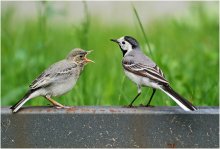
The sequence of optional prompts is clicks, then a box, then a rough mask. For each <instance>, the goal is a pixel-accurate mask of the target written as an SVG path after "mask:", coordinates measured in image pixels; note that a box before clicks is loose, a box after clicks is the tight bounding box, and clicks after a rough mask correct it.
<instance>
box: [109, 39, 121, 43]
mask: <svg viewBox="0 0 220 149" xmlns="http://www.w3.org/2000/svg"><path fill="white" fill-rule="evenodd" d="M110 40H111V41H113V42H116V43H119V42H118V40H117V39H110Z"/></svg>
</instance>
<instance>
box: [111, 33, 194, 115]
mask: <svg viewBox="0 0 220 149" xmlns="http://www.w3.org/2000/svg"><path fill="white" fill-rule="evenodd" d="M110 40H111V41H113V42H115V43H117V44H118V45H119V47H120V49H121V51H122V54H123V59H122V66H123V69H124V72H125V75H126V76H127V77H128V78H129V79H130V80H132V81H133V82H134V83H136V84H137V88H138V94H137V95H136V96H135V97H134V99H133V100H132V102H131V103H130V104H129V105H128V106H129V107H133V103H134V101H135V100H136V99H137V98H138V97H139V96H140V95H141V88H142V87H150V88H152V89H153V92H152V94H151V96H150V99H149V101H148V103H147V104H146V105H144V106H145V107H149V106H151V105H150V102H151V100H152V98H153V96H154V94H155V92H156V90H157V89H158V90H161V91H163V92H164V93H165V94H167V95H168V96H169V97H171V99H173V100H174V101H175V102H176V103H177V104H178V105H179V106H180V107H181V108H182V109H184V110H185V111H195V110H197V108H196V107H195V106H194V105H192V103H190V102H189V101H188V100H186V99H185V98H184V97H182V96H181V95H179V94H178V93H177V92H176V91H174V90H173V89H172V88H171V86H170V85H169V82H168V81H167V80H166V79H165V76H164V74H163V72H162V70H161V69H160V68H159V67H158V66H157V64H156V63H155V62H154V61H152V60H151V59H150V58H149V57H148V56H146V55H145V54H144V53H143V52H142V51H141V49H140V46H139V43H138V41H137V40H136V39H135V38H133V37H131V36H123V37H120V38H118V39H110Z"/></svg>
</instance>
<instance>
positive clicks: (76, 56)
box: [66, 48, 94, 65]
mask: <svg viewBox="0 0 220 149" xmlns="http://www.w3.org/2000/svg"><path fill="white" fill-rule="evenodd" d="M90 52H92V51H85V50H83V49H80V48H75V49H73V50H72V51H71V52H70V53H69V54H68V56H67V58H66V59H67V60H70V61H74V62H76V63H77V64H83V65H84V64H87V63H89V62H93V63H94V61H92V60H90V59H88V58H87V57H86V56H87V54H89V53H90Z"/></svg>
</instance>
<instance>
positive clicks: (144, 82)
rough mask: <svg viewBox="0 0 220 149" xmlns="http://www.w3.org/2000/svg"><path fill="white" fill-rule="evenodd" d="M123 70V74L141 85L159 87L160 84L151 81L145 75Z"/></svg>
mask: <svg viewBox="0 0 220 149" xmlns="http://www.w3.org/2000/svg"><path fill="white" fill-rule="evenodd" d="M124 72H125V75H126V76H127V77H128V78H129V79H131V80H132V81H133V82H135V83H136V84H138V85H141V86H149V87H153V88H160V86H159V85H158V84H157V83H155V82H152V81H151V80H150V79H149V78H147V77H142V76H138V75H136V74H134V73H131V72H129V71H127V70H124Z"/></svg>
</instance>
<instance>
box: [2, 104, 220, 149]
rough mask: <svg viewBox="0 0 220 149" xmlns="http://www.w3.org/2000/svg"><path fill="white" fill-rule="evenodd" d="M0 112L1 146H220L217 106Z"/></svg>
mask: <svg viewBox="0 0 220 149" xmlns="http://www.w3.org/2000/svg"><path fill="white" fill-rule="evenodd" d="M198 108H199V110H198V111H196V112H185V111H183V110H182V109H180V108H179V107H154V108H144V107H138V108H137V107H136V108H125V107H71V108H69V109H55V108H54V107H25V108H22V109H21V110H20V111H19V112H18V113H16V114H12V113H11V110H10V109H9V108H8V107H2V108H1V143H2V144H1V147H3V148H6V147H7V148H15V147H20V148H21V147H29V148H36V147H37V148H46V147H59V148H61V147H62V148H68V147H89V148H91V147H105V148H107V147H108V148H109V147H124V148H128V147H133V148H135V147H151V148H155V147H156V148H164V147H168V148H181V147H184V148H189V147H193V148H198V147H202V148H210V147H215V148H218V147H219V107H198Z"/></svg>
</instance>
